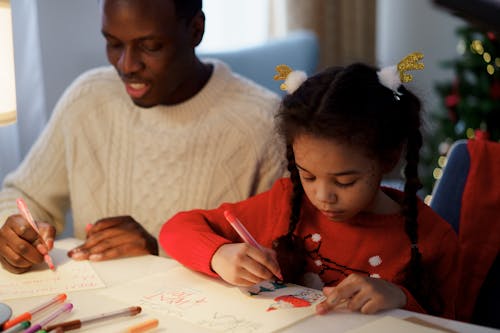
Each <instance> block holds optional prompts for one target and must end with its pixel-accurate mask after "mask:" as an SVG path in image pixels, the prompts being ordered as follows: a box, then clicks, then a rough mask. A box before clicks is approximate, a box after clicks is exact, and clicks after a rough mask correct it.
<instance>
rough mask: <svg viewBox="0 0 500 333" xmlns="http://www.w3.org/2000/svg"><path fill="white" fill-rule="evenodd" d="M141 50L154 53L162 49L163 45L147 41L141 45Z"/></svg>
mask: <svg viewBox="0 0 500 333" xmlns="http://www.w3.org/2000/svg"><path fill="white" fill-rule="evenodd" d="M142 48H143V49H144V50H146V51H149V52H156V51H159V50H161V49H162V48H163V44H162V43H158V42H153V41H147V42H144V43H142Z"/></svg>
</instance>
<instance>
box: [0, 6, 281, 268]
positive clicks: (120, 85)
mask: <svg viewBox="0 0 500 333" xmlns="http://www.w3.org/2000/svg"><path fill="white" fill-rule="evenodd" d="M100 5H101V9H102V34H103V35H104V38H105V39H106V52H107V56H108V60H109V62H110V63H111V64H112V65H113V66H114V70H113V69H112V68H111V67H110V68H98V69H94V70H92V71H89V72H87V73H84V74H83V75H82V76H81V77H80V78H78V79H77V80H76V81H75V82H74V83H73V84H72V85H71V86H70V87H69V88H68V89H67V90H66V92H65V93H64V94H63V96H62V97H61V100H60V101H59V102H58V104H57V106H56V108H55V110H54V112H53V115H52V117H51V120H50V121H49V123H48V124H47V127H46V128H45V130H44V132H43V133H42V135H41V137H40V138H39V139H38V141H37V142H36V143H35V145H34V146H33V148H32V149H31V151H30V153H29V154H28V156H27V157H26V159H25V160H24V161H23V163H22V164H21V165H20V167H19V168H18V169H17V170H16V171H15V172H13V173H11V174H10V175H8V176H7V177H6V179H5V182H4V188H3V190H2V191H1V192H0V223H4V221H5V223H4V224H3V226H2V227H1V229H0V261H1V263H2V266H3V267H4V268H5V269H7V270H9V271H11V272H15V273H22V272H25V271H28V270H29V269H30V268H31V266H32V265H33V264H36V263H40V262H41V261H42V260H43V254H45V253H46V252H47V250H50V249H51V248H52V247H53V240H54V237H55V232H56V229H57V230H58V231H61V230H62V229H63V227H64V216H65V213H66V211H67V209H68V208H69V207H70V206H71V209H72V215H73V219H74V229H75V236H76V237H78V238H82V239H83V238H85V242H84V243H83V244H82V245H81V246H79V247H77V248H75V249H73V250H71V251H70V252H69V253H68V255H69V256H71V257H72V258H73V259H76V260H83V259H89V260H95V261H99V260H107V259H113V258H120V257H125V256H134V255H142V254H158V245H157V240H156V235H157V234H158V231H159V228H160V227H161V225H162V224H163V223H164V221H166V220H167V219H168V218H170V217H171V216H172V215H173V214H175V213H176V212H177V211H181V210H187V209H192V208H210V207H215V206H217V205H219V204H220V203H222V202H224V201H238V200H242V199H244V198H246V197H249V196H251V195H254V194H256V193H259V192H261V191H264V190H266V189H268V188H269V187H270V186H271V185H272V183H273V182H274V180H275V179H276V178H278V177H280V176H282V174H283V170H284V163H283V160H284V155H283V153H282V151H283V150H282V147H281V145H280V144H278V143H277V140H276V137H275V135H274V129H273V116H274V115H273V112H274V110H275V109H276V108H277V105H278V98H277V96H276V95H275V94H273V93H271V92H269V91H267V90H265V89H264V88H261V87H260V86H257V85H256V84H254V83H252V82H250V81H248V80H245V79H243V78H241V77H239V76H237V75H235V74H232V73H231V72H230V70H229V68H228V67H227V66H226V65H225V64H223V63H221V62H218V61H216V60H213V61H206V62H202V61H200V60H199V59H198V58H197V57H196V55H195V53H194V49H195V47H196V46H197V45H198V44H199V43H200V41H201V39H202V37H203V33H204V24H205V17H204V14H203V12H202V11H201V0H189V1H188V0H140V1H139V0H102V1H101V2H100ZM270 75H272V73H270ZM18 197H23V198H24V199H25V200H26V202H27V205H28V207H29V208H30V210H31V211H32V213H33V215H34V217H35V219H36V220H37V221H38V224H39V227H40V235H41V236H39V235H38V234H37V233H36V232H35V230H34V229H33V228H31V227H30V226H29V224H28V222H27V221H26V220H25V219H24V218H23V217H21V215H18V213H17V209H16V205H15V200H16V198H18ZM42 221H43V222H42ZM89 224H90V225H89ZM87 225H89V227H88V228H86V226H87Z"/></svg>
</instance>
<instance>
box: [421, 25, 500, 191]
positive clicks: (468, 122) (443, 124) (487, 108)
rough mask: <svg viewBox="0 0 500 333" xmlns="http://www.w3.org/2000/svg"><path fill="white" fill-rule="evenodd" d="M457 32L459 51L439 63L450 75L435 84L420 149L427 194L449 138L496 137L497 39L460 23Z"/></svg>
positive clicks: (499, 121) (499, 131)
mask: <svg viewBox="0 0 500 333" xmlns="http://www.w3.org/2000/svg"><path fill="white" fill-rule="evenodd" d="M457 34H458V35H459V37H460V41H459V44H458V45H457V51H458V54H459V56H458V57H457V58H456V59H452V60H448V61H445V62H443V64H442V66H443V67H444V68H449V69H452V70H453V71H454V78H453V79H452V80H450V81H448V82H439V83H437V84H436V89H437V92H438V94H439V96H441V103H440V104H441V105H440V108H439V109H438V110H434V112H432V113H431V114H430V117H431V125H433V126H434V128H432V132H433V134H432V135H431V137H430V138H428V142H429V145H428V146H427V147H426V148H425V149H424V154H423V160H424V163H425V164H426V165H427V166H430V169H429V171H427V172H425V174H424V176H423V177H422V178H423V183H424V188H425V190H426V192H427V193H430V191H431V190H432V187H433V186H434V183H435V181H436V180H437V179H439V177H440V176H441V172H442V168H443V167H444V165H445V163H446V155H447V153H448V150H449V148H450V146H451V144H452V143H453V142H455V141H456V140H459V139H476V140H494V141H499V140H500V41H499V40H498V37H497V35H495V34H494V33H493V32H484V31H481V30H478V29H476V28H473V27H461V28H459V29H458V30H457ZM426 199H427V200H429V199H430V198H426Z"/></svg>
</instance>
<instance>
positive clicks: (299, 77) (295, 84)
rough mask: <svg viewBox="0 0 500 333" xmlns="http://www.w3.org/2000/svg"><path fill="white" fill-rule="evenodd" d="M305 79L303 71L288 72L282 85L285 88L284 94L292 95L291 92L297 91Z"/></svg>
mask: <svg viewBox="0 0 500 333" xmlns="http://www.w3.org/2000/svg"><path fill="white" fill-rule="evenodd" d="M306 79H307V74H306V73H305V72H304V71H292V72H290V73H289V74H288V75H287V77H286V80H285V82H284V83H283V84H284V85H285V87H286V89H285V90H286V92H287V93H289V94H293V92H294V91H295V90H297V89H298V88H299V87H300V85H301V84H302V83H303V82H304V81H305V80H306Z"/></svg>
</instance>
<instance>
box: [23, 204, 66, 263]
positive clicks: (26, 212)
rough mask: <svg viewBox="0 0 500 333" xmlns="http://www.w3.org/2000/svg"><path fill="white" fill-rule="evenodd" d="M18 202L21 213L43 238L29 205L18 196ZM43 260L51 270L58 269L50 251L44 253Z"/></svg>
mask: <svg viewBox="0 0 500 333" xmlns="http://www.w3.org/2000/svg"><path fill="white" fill-rule="evenodd" d="M16 203H17V208H18V209H19V212H20V213H21V215H22V216H23V217H24V218H25V219H26V220H27V221H28V222H29V224H30V225H31V227H32V228H33V229H35V231H36V232H37V234H38V235H39V236H40V238H42V236H41V235H40V229H38V226H37V225H36V222H35V220H34V219H33V216H32V215H31V213H30V211H29V209H28V206H27V205H26V202H24V200H23V199H22V198H18V199H17V200H16ZM43 260H44V261H45V262H46V263H47V265H48V266H49V268H50V269H51V270H55V269H56V267H55V266H54V263H53V262H52V258H51V257H50V256H49V254H48V253H46V254H44V256H43Z"/></svg>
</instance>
